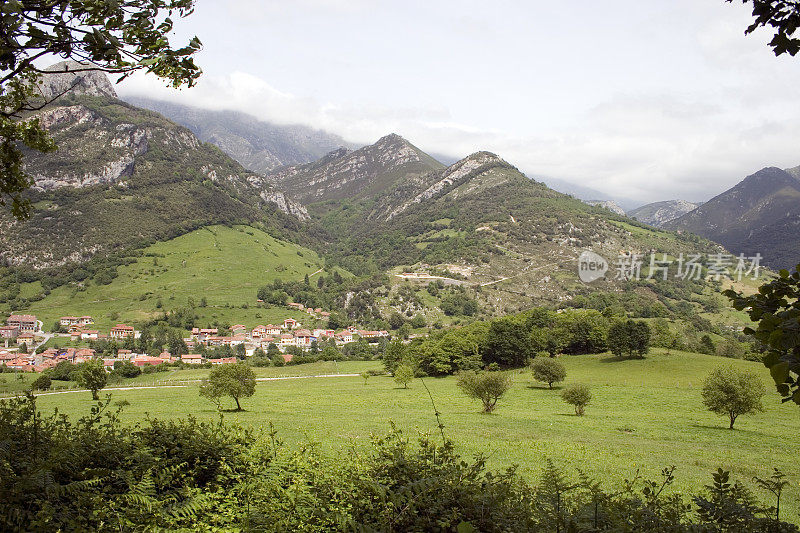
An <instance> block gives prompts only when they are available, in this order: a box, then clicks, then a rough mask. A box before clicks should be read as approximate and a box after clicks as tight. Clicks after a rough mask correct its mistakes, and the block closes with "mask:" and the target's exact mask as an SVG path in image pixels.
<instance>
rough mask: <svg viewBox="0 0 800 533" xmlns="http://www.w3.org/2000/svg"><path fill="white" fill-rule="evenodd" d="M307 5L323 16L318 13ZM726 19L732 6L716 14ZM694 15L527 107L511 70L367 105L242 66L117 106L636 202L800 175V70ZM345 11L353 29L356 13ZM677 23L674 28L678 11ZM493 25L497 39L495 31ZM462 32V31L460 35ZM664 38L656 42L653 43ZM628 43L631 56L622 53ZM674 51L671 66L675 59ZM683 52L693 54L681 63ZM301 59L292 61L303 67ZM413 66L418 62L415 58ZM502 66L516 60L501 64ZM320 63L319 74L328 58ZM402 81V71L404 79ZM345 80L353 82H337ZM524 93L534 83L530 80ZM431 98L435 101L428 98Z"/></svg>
mask: <svg viewBox="0 0 800 533" xmlns="http://www.w3.org/2000/svg"><path fill="white" fill-rule="evenodd" d="M323 4H326V5H327V4H330V5H331V6H336V5H338V2H333V1H331V2H323ZM304 5H309V6H312V7H314V8H318V6H317V5H316V3H315V2H307V3H305V4H304ZM685 5H686V6H688V5H690V4H685ZM728 8H732V6H729V5H724V6H723V7H722V9H723V10H724V9H728ZM686 9H689V8H688V7H686ZM700 11H701V13H700V14H699V15H698V22H697V23H696V24H693V25H692V26H691V27H690V28H689V29H688V30H686V31H684V32H683V33H678V32H676V35H675V37H674V38H675V39H678V40H680V42H677V41H676V43H674V45H673V44H672V43H670V42H669V41H668V40H667V41H665V44H663V48H659V49H658V50H661V52H659V53H656V52H653V53H651V55H652V58H648V57H647V56H646V55H645V57H644V58H638V59H636V60H635V61H637V63H636V64H635V65H622V66H621V67H620V65H617V64H616V63H615V59H614V58H607V61H609V63H608V69H612V70H613V69H617V68H619V69H620V70H619V72H620V73H621V74H620V76H622V77H623V78H624V79H614V78H613V77H609V78H608V79H599V80H598V81H597V82H596V83H597V88H596V90H595V86H594V83H595V81H593V80H592V79H587V80H585V86H579V85H580V84H579V83H577V82H576V81H575V80H576V79H579V77H576V73H575V68H576V67H575V64H576V63H570V64H569V65H567V66H565V67H563V68H562V67H558V66H556V67H553V68H554V69H555V70H552V71H550V72H549V73H548V74H547V76H548V78H547V79H546V80H545V81H544V82H541V83H534V84H531V88H530V97H525V92H524V91H520V90H519V87H512V85H511V84H512V83H513V82H514V81H515V77H514V73H513V72H512V73H510V74H509V73H508V69H505V72H506V74H505V76H506V77H502V76H501V77H498V80H497V85H498V88H497V91H496V92H487V89H486V88H485V87H484V86H483V85H481V84H484V83H486V82H485V80H484V78H485V76H486V72H487V71H488V72H491V69H490V68H489V69H486V70H482V71H477V72H464V73H463V76H462V77H461V78H460V79H453V77H452V75H449V76H448V77H447V79H444V78H441V79H440V78H437V73H436V72H428V71H427V70H426V71H424V72H422V73H420V75H419V76H418V77H415V78H413V79H411V80H408V83H407V86H406V85H403V84H405V83H406V79H407V78H398V79H399V80H400V81H398V79H387V80H380V82H381V83H382V84H383V85H378V84H377V82H376V87H382V88H385V89H386V90H385V94H383V93H381V94H378V92H377V91H375V92H374V93H369V94H368V96H367V97H359V96H354V97H348V96H347V94H348V90H347V88H344V89H342V88H338V87H337V89H336V90H334V89H333V85H328V87H330V89H329V90H327V91H326V84H329V83H331V81H330V79H328V80H327V81H325V83H323V80H325V79H326V78H325V77H324V75H323V74H320V75H319V80H320V82H319V83H316V82H315V81H313V80H314V77H313V76H312V75H310V74H309V75H308V77H306V78H300V79H298V78H292V82H291V84H294V85H297V86H302V87H308V89H307V90H296V91H295V93H296V94H293V93H292V92H288V91H284V90H282V89H280V88H277V87H281V86H286V84H284V83H283V82H282V81H281V76H280V75H279V74H276V75H275V76H274V77H272V76H271V77H270V79H267V78H266V77H265V76H263V75H257V74H255V73H254V72H256V71H257V70H256V69H255V68H250V67H248V66H247V65H249V64H250V63H252V62H253V61H254V60H253V59H252V58H250V59H249V60H248V57H244V58H243V59H242V60H241V61H239V62H238V63H237V64H236V66H235V67H229V66H228V65H226V64H224V62H220V61H214V60H213V56H211V59H212V60H211V61H210V66H211V68H209V69H207V70H208V72H207V73H206V74H204V75H203V77H202V78H201V79H200V81H199V83H198V85H197V86H196V87H195V88H192V89H183V90H180V91H176V90H172V89H168V88H166V87H164V86H163V85H162V84H161V83H160V82H159V81H158V80H155V79H153V78H152V77H147V76H141V75H137V76H134V77H132V78H130V79H129V80H126V82H124V83H123V84H122V85H121V86H119V88H118V89H119V92H120V93H121V95H122V96H123V97H124V96H125V95H128V94H131V95H133V94H135V95H144V96H148V97H151V98H160V99H165V100H170V101H174V102H178V103H183V104H186V105H192V106H197V107H202V108H207V109H217V110H219V109H230V110H237V111H243V112H246V113H249V114H251V115H254V116H256V117H258V118H260V119H262V120H266V121H271V122H276V123H282V124H293V123H298V124H304V125H308V126H311V127H314V128H318V129H323V130H327V131H330V132H332V133H336V134H339V135H341V136H342V137H344V138H345V139H347V140H349V141H352V142H361V143H370V142H374V141H375V140H376V139H377V138H379V137H381V136H382V135H385V134H387V133H390V132H395V133H399V134H401V135H403V136H404V137H406V138H407V139H409V140H410V141H411V142H413V143H414V144H416V145H418V146H419V147H421V148H422V149H424V150H426V151H429V152H434V153H440V154H446V155H451V156H455V157H462V156H465V155H467V154H469V153H471V152H474V151H477V150H490V151H493V152H495V153H498V154H499V155H501V156H502V157H504V158H505V159H506V160H508V161H509V162H510V163H512V164H514V165H516V166H518V167H519V168H520V169H522V170H523V171H525V172H526V173H528V174H529V175H531V176H547V177H553V178H558V179H561V180H564V181H568V182H571V183H575V184H578V185H582V186H586V187H592V188H595V189H598V190H600V191H602V192H604V193H606V194H609V195H612V196H620V197H627V198H633V199H635V200H638V201H641V202H649V201H657V200H664V199H672V198H683V199H687V200H707V199H708V198H710V197H711V196H714V195H716V194H718V193H720V192H722V191H723V190H725V189H727V188H728V187H730V186H732V185H734V184H735V183H736V182H738V181H739V180H741V179H742V178H743V177H744V176H745V175H747V174H749V173H752V172H755V171H757V170H758V169H760V168H762V167H764V166H773V165H774V166H780V167H789V166H795V165H800V153H798V151H797V140H798V139H800V106H798V105H797V103H796V96H795V94H794V91H792V90H790V88H793V87H797V86H798V83H799V82H800V59H789V58H779V59H776V58H775V57H773V56H772V54H771V51H770V50H769V49H768V48H767V47H766V46H765V44H764V43H765V41H766V40H767V39H766V37H765V36H764V35H760V36H751V37H744V36H743V35H742V32H743V28H744V27H745V26H746V23H747V21H748V16H749V15H748V14H747V13H746V12H742V11H741V10H739V11H730V12H727V11H725V12H723V14H725V15H726V16H725V17H719V16H718V13H719V11H718V10H717V11H712V12H711V13H712V15H713V16H707V15H708V13H707V12H708V11H709V8H708V7H706V8H703V9H701V10H700ZM344 12H345V16H352V10H350V11H348V10H344ZM348 13H349V14H348ZM270 14H271V16H277V15H276V14H275V13H274V12H272V11H270ZM701 15H702V16H701ZM294 16H297V14H296V13H295V14H294ZM675 16H676V17H678V18H680V12H678V13H677V14H676V15H675ZM457 20H463V19H457ZM472 20H477V19H472ZM663 23H664V24H667V25H668V24H671V23H672V24H674V22H670V21H669V20H667V21H664V22H663ZM486 24H487V31H488V30H491V29H492V25H491V24H490V23H488V22H487V23H486ZM458 31H460V32H464V31H465V30H464V27H463V25H460V27H459V28H458ZM471 31H474V32H478V31H480V28H477V29H474V30H471ZM468 33H469V32H468ZM306 37H308V35H306ZM308 38H312V37H308ZM611 38H612V37H609V39H611ZM658 39H659V37H658V35H656V36H655V37H654V40H655V41H658ZM621 43H622V44H620V45H619V46H624V45H625V41H624V40H623V41H621ZM627 45H628V46H635V43H627ZM320 46H324V45H322V44H320ZM487 46H489V45H488V44H487ZM671 46H674V47H675V54H676V56H679V57H677V59H675V58H671V57H670V53H669V52H670V49H671V48H670V47H671ZM681 47H683V48H686V49H687V50H689V52H686V50H683V51H682V52H681V50H682V48H681ZM206 48H207V49H208V48H209V45H208V44H207V45H206ZM621 49H623V50H625V51H626V53H627V49H625V48H621ZM303 53H304V52H303V50H300V51H298V52H297V54H298V55H299V56H300V57H304V56H303ZM416 53H418V54H422V53H424V51H417V52H416ZM553 53H554V54H555V53H556V52H553ZM409 54H410V55H411V56H412V58H411V60H414V59H415V58H414V57H413V56H414V51H413V50H412V51H410V52H409ZM681 54H684V55H681ZM686 54H688V55H686ZM392 57H398V56H392ZM570 57H571V58H572V59H571V61H578V63H577V65H583V64H582V63H580V61H581V60H580V59H575V58H574V57H573V56H570ZM687 57H689V58H690V60H689V59H687ZM496 60H497V61H499V62H503V61H508V60H509V59H508V58H505V57H503V56H499V55H498V56H497V57H496ZM248 61H250V63H248ZM317 61H318V63H315V64H316V65H317V66H318V67H319V69H320V71H322V72H323V73H324V71H325V67H324V62H325V57H324V54H322V55H321V57H320V58H318V59H317ZM329 61H330V60H329ZM398 61H400V60H399V59H398ZM319 62H321V63H319ZM348 62H349V63H348ZM201 64H202V61H201ZM342 64H343V65H347V64H354V65H356V64H357V65H360V64H361V63H360V62H359V58H345V59H343V60H342ZM242 66H244V67H245V68H241V67H242ZM298 68H300V67H298ZM303 68H307V67H303ZM341 68H346V67H341V66H340V67H339V68H338V70H341ZM352 68H353V69H354V70H353V75H352V78H353V79H354V80H356V81H354V82H353V83H354V85H353V87H352V89H351V92H352V93H353V94H360V92H361V91H362V90H364V87H363V84H364V83H367V82H361V83H360V84H359V83H357V80H359V79H361V77H362V76H363V77H365V78H363V79H367V78H366V76H368V74H371V75H375V73H376V72H377V73H380V72H383V71H382V70H381V69H389V70H387V71H386V72H387V73H389V72H391V69H393V68H395V67H394V66H393V65H392V64H391V63H388V62H387V63H386V64H384V65H381V66H380V67H370V68H371V69H372V70H369V72H367V73H364V72H362V71H361V67H358V66H354V67H352ZM365 68H366V67H365ZM405 68H407V67H406V66H405V65H404V64H403V63H402V62H400V63H398V65H397V67H396V69H397V70H399V71H403V70H404V69H405ZM559 68H562V70H559ZM586 68H587V70H590V69H591V66H590V65H587V67H586ZM626 69H627V70H626ZM631 69H633V72H629V71H630V70H631ZM684 69H685V70H686V71H687V72H685V73H684V72H682V70H684ZM276 70H280V69H276ZM520 72H522V70H520ZM615 72H616V71H615ZM337 75H341V73H337ZM587 75H588V74H587ZM387 76H389V74H387ZM471 76H473V77H475V79H476V80H478V76H480V81H475V84H474V86H473V83H472V80H471V78H470V77H471ZM287 79H288V78H287ZM342 79H346V76H344V77H341V78H337V80H338V81H339V82H342V81H341V80H342ZM490 81H491V80H490ZM342 83H343V82H342ZM522 83H530V82H529V81H528V80H527V78H526V79H525V81H524V82H523V81H521V80H520V84H522ZM287 84H288V82H287ZM398 85H400V86H399V87H398ZM428 85H430V86H433V88H432V89H430V90H428V91H427V92H426V89H425V88H426V87H427V86H428ZM626 85H627V86H626ZM486 86H487V87H491V84H487V85H486ZM395 91H396V92H397V94H402V95H403V96H405V95H407V94H410V93H411V92H413V91H416V92H417V93H418V94H417V93H414V94H415V98H411V97H409V98H405V97H403V98H393V96H392V95H393V94H394V93H395ZM373 94H374V96H373ZM343 95H344V96H343ZM355 100H357V101H355ZM515 113H516V114H518V115H519V118H518V120H516V121H515ZM493 117H496V118H497V120H496V121H495V120H493Z"/></svg>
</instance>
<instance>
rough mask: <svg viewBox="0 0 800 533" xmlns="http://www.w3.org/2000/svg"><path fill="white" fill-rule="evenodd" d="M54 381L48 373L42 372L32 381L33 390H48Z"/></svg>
mask: <svg viewBox="0 0 800 533" xmlns="http://www.w3.org/2000/svg"><path fill="white" fill-rule="evenodd" d="M52 384H53V382H52V381H51V380H50V378H49V377H48V376H47V375H46V374H41V375H40V376H39V377H37V378H36V379H34V380H33V382H32V383H31V390H47V389H49V388H50V386H51V385H52Z"/></svg>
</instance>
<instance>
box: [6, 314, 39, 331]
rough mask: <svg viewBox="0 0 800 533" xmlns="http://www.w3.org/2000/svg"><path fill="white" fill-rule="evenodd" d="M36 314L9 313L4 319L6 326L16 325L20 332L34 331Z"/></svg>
mask: <svg viewBox="0 0 800 533" xmlns="http://www.w3.org/2000/svg"><path fill="white" fill-rule="evenodd" d="M36 324H37V320H36V316H34V315H11V316H9V317H8V319H7V320H6V325H7V326H16V327H17V328H18V329H19V330H20V332H26V331H27V332H31V333H33V332H34V331H36Z"/></svg>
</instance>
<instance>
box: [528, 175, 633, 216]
mask: <svg viewBox="0 0 800 533" xmlns="http://www.w3.org/2000/svg"><path fill="white" fill-rule="evenodd" d="M531 177H533V178H535V179H536V180H538V181H541V182H542V183H544V184H545V185H547V186H548V187H550V188H551V189H553V190H556V191H558V192H561V193H564V194H569V195H570V196H574V197H575V198H577V199H579V200H584V201H609V202H614V203H615V204H617V205H618V206H620V207H622V208H623V209H633V208H634V207H636V206H637V205H639V203H638V202H636V201H635V200H631V199H630V198H625V197H621V196H611V195H609V194H605V193H603V192H601V191H598V190H597V189H593V188H591V187H585V186H583V185H578V184H575V183H572V182H569V181H565V180H560V179H558V178H551V177H549V176H535V175H534V176H531Z"/></svg>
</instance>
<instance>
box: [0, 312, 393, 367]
mask: <svg viewBox="0 0 800 533" xmlns="http://www.w3.org/2000/svg"><path fill="white" fill-rule="evenodd" d="M288 307H289V308H290V309H293V310H296V311H303V312H305V313H307V314H308V315H309V318H311V319H314V320H315V321H316V320H326V319H328V318H329V317H330V313H329V312H326V311H323V310H322V309H320V308H316V309H313V308H306V307H305V306H303V304H299V303H289V304H288ZM93 324H94V320H93V318H92V317H91V316H88V315H84V316H63V317H61V318H60V319H59V321H58V326H59V327H58V330H57V331H52V332H45V331H44V330H43V323H42V321H41V320H39V319H38V318H37V317H36V316H34V315H22V314H12V315H10V316H9V317H8V318H7V319H6V324H5V326H0V342H2V345H0V366H3V367H5V368H6V369H8V370H12V371H17V372H42V371H44V370H47V369H49V368H53V367H55V366H56V365H58V364H59V363H60V362H62V361H66V362H68V363H71V364H80V363H84V362H86V361H89V360H91V359H96V358H100V356H99V355H97V353H96V350H95V349H93V348H91V347H64V348H57V347H49V348H45V349H43V350H41V351H39V348H40V347H44V346H45V345H46V344H48V341H50V340H51V339H65V340H66V339H69V341H70V342H72V343H80V342H82V341H86V342H87V343H88V344H89V345H90V346H91V343H92V342H94V341H114V342H117V343H121V344H123V345H125V343H126V342H127V341H128V340H136V339H138V338H139V337H140V336H141V332H140V331H138V330H136V329H135V328H134V327H133V326H130V325H127V324H117V325H115V326H113V327H111V328H110V329H109V330H108V333H103V332H100V331H99V330H97V329H92V327H91V326H92V325H93ZM221 333H222V332H221V331H220V329H219V328H198V327H193V328H192V329H191V332H190V334H189V336H187V337H184V338H183V342H184V343H185V344H186V347H187V348H188V350H189V353H185V354H180V355H178V354H171V353H170V352H168V351H164V352H162V353H161V354H159V355H158V356H152V355H148V354H143V353H137V352H135V351H134V350H131V349H127V348H119V349H117V351H116V355H115V356H114V357H108V355H107V354H106V355H105V356H104V357H102V359H103V364H104V366H105V368H106V370H108V371H109V372H110V371H111V370H113V369H114V366H115V364H118V363H120V362H124V361H129V362H130V363H132V364H134V365H136V366H137V367H140V368H141V367H146V366H155V365H160V364H163V363H177V362H182V363H184V364H189V365H201V364H206V363H210V364H212V365H218V364H229V363H236V362H237V361H239V358H237V357H220V358H211V357H206V356H205V355H204V354H203V353H199V352H204V353H205V352H206V351H207V350H209V349H210V350H214V349H216V348H219V347H229V348H237V350H238V351H239V352H240V353H242V354H243V355H244V357H252V356H253V355H254V354H255V353H256V351H257V350H261V351H263V352H265V353H266V352H269V351H275V350H276V349H277V351H278V352H279V353H280V354H281V356H282V357H283V360H284V362H286V363H288V362H290V361H291V360H292V358H293V357H294V353H297V350H298V349H299V350H302V351H310V350H312V349H313V348H314V347H316V346H317V344H318V343H321V342H325V341H327V342H333V343H335V345H336V346H344V345H346V344H349V343H352V342H356V341H358V340H361V339H364V340H365V341H366V342H369V343H374V342H379V341H380V340H381V339H388V338H389V332H388V331H386V330H380V331H372V330H364V329H359V328H357V327H355V326H350V327H348V328H346V329H343V330H341V331H338V332H337V331H335V330H332V329H326V328H320V327H315V328H313V329H309V328H304V327H303V324H302V323H300V322H299V321H297V320H295V319H294V318H286V319H284V320H283V322H282V323H281V324H279V325H274V324H267V325H257V326H255V327H254V328H252V329H250V328H248V327H247V326H245V325H243V324H235V325H233V326H231V327H230V328H229V333H230V334H221ZM240 346H241V347H242V348H239V347H240Z"/></svg>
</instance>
